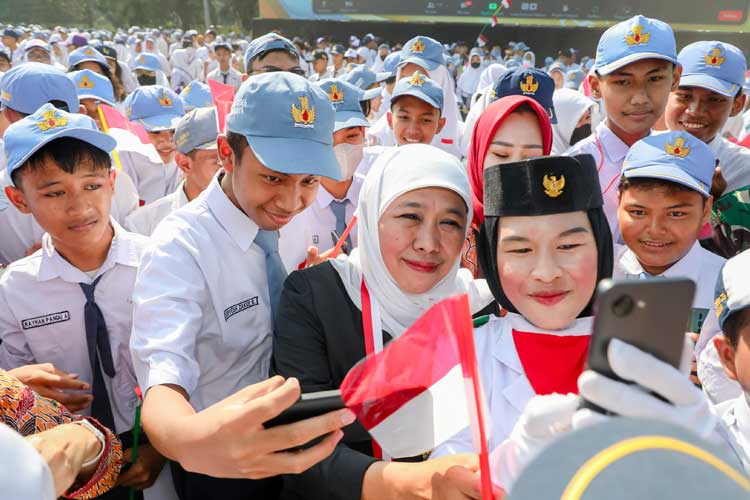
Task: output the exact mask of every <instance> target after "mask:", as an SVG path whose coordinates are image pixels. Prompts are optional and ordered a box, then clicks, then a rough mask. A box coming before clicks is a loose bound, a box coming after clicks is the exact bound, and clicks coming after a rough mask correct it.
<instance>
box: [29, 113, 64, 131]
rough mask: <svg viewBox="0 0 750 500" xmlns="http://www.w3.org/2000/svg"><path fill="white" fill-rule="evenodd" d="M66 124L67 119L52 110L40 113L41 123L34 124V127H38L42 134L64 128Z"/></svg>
mask: <svg viewBox="0 0 750 500" xmlns="http://www.w3.org/2000/svg"><path fill="white" fill-rule="evenodd" d="M67 124H68V119H67V118H66V117H64V116H61V115H60V114H59V113H58V112H57V111H55V110H54V109H50V110H48V111H45V112H44V113H42V121H40V122H36V126H37V127H39V129H40V130H41V131H42V132H46V131H48V130H49V129H51V128H57V127H64V126H65V125H67Z"/></svg>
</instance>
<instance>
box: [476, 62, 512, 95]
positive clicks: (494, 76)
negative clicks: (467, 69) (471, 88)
mask: <svg viewBox="0 0 750 500" xmlns="http://www.w3.org/2000/svg"><path fill="white" fill-rule="evenodd" d="M507 70H508V68H506V67H505V65H504V64H500V63H492V64H490V65H489V66H487V67H486V68H484V70H483V71H482V74H481V75H480V76H479V85H477V89H483V88H485V87H487V86H488V85H492V86H494V85H495V83H497V81H498V80H499V79H500V77H501V76H503V75H504V74H505V72H506V71H507Z"/></svg>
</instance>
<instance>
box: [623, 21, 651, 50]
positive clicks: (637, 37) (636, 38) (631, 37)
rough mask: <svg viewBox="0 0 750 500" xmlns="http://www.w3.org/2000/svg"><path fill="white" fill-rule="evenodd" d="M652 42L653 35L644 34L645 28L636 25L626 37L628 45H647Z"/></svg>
mask: <svg viewBox="0 0 750 500" xmlns="http://www.w3.org/2000/svg"><path fill="white" fill-rule="evenodd" d="M649 40H651V33H644V32H643V26H641V25H640V24H636V25H635V26H633V28H632V29H631V30H630V33H629V34H627V35H625V41H626V42H627V44H628V45H631V46H633V45H646V44H647V43H648V41H649Z"/></svg>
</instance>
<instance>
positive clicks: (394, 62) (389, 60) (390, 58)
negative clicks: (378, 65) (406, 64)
mask: <svg viewBox="0 0 750 500" xmlns="http://www.w3.org/2000/svg"><path fill="white" fill-rule="evenodd" d="M400 60H401V51H400V50H397V51H396V52H391V53H390V54H388V55H387V56H386V58H385V60H384V61H383V72H385V73H388V77H389V78H393V77H395V76H396V72H397V71H398V62H399V61H400Z"/></svg>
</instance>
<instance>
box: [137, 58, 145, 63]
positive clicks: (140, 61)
mask: <svg viewBox="0 0 750 500" xmlns="http://www.w3.org/2000/svg"><path fill="white" fill-rule="evenodd" d="M136 62H137V63H138V64H145V63H146V58H145V57H143V56H140V57H138V60H137V61H136Z"/></svg>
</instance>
